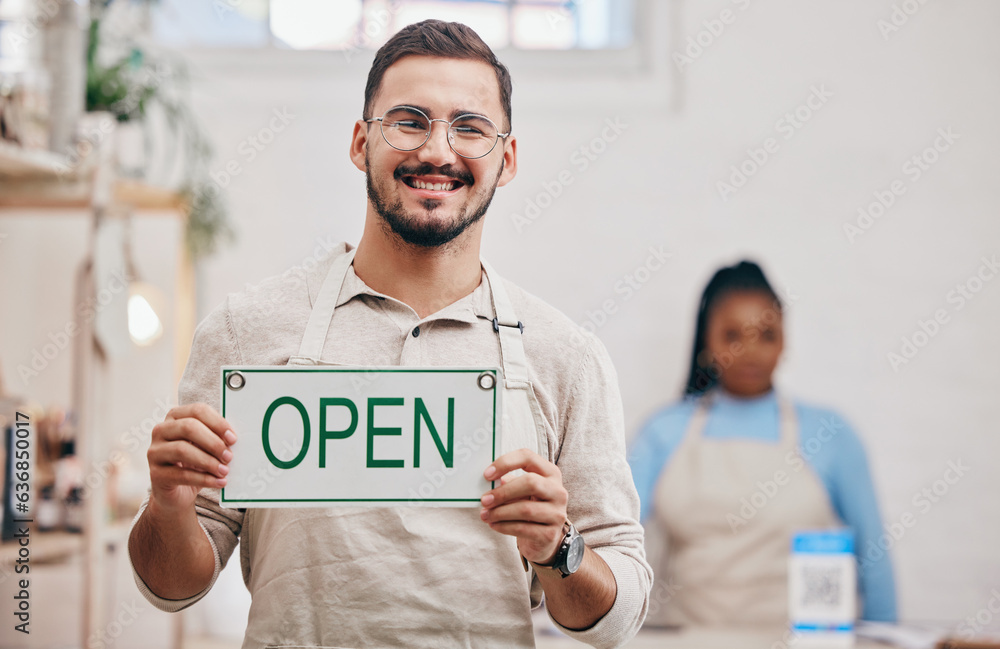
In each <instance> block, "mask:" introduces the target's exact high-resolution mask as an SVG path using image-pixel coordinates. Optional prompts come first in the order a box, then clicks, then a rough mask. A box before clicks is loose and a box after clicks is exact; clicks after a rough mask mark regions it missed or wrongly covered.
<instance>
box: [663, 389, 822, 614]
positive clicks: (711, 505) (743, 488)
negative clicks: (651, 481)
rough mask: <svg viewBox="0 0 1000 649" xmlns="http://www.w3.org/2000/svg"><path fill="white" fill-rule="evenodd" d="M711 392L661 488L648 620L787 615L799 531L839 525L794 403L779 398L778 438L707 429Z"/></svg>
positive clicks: (700, 407) (678, 449) (689, 428)
mask: <svg viewBox="0 0 1000 649" xmlns="http://www.w3.org/2000/svg"><path fill="white" fill-rule="evenodd" d="M710 400H711V396H710V395H709V396H706V397H704V398H702V400H701V402H700V403H699V404H698V407H697V408H696V409H695V412H694V414H693V416H692V418H691V423H690V424H689V426H688V429H687V431H686V433H685V436H684V439H683V440H682V441H681V443H680V445H679V446H678V447H677V449H676V450H675V451H674V453H673V455H672V456H671V459H670V461H669V462H668V464H667V466H666V467H665V468H664V470H663V472H662V474H661V475H660V478H659V480H658V481H657V485H656V489H655V490H654V504H653V512H652V514H653V515H652V516H650V519H651V520H650V521H649V523H648V524H647V531H648V534H647V536H646V538H647V539H648V540H649V542H648V543H647V554H649V555H650V556H649V558H650V565H652V566H653V569H654V575H655V583H656V584H657V586H656V587H654V589H653V593H654V597H653V598H652V599H653V603H651V605H650V612H649V616H648V618H647V623H649V624H653V625H682V626H683V625H734V626H735V625H770V626H777V625H781V624H785V623H787V621H788V558H789V554H790V552H791V539H792V535H793V534H794V533H795V532H797V531H800V530H809V529H829V528H832V527H835V526H836V525H837V517H836V516H835V514H834V513H833V509H832V507H831V506H830V499H829V495H828V494H827V492H826V488H825V487H824V486H823V484H822V482H820V480H819V477H818V476H816V475H815V473H814V472H813V471H812V469H811V467H810V466H809V464H808V463H807V462H805V460H804V459H803V458H802V457H801V455H800V454H799V451H798V437H799V436H798V423H797V421H796V417H795V411H794V409H793V407H792V405H791V403H789V402H788V401H787V400H785V399H783V398H781V397H779V398H778V408H779V413H780V422H781V423H780V439H779V441H778V443H777V444H775V443H773V442H765V441H759V440H749V439H719V440H716V439H711V438H705V437H703V436H702V431H703V430H704V427H705V421H706V420H707V418H708V408H709V406H710ZM782 483H784V484H782ZM664 541H665V543H664Z"/></svg>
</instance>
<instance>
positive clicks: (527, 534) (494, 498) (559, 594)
mask: <svg viewBox="0 0 1000 649" xmlns="http://www.w3.org/2000/svg"><path fill="white" fill-rule="evenodd" d="M515 469H523V470H524V473H523V474H521V475H519V476H517V477H513V478H512V477H511V476H510V473H511V471H514V470H515ZM483 476H485V477H486V479H487V480H500V486H499V487H497V488H496V489H492V490H491V491H488V492H486V493H485V494H484V495H483V497H482V500H481V502H482V504H483V509H482V511H481V512H480V514H479V516H480V518H482V519H483V520H484V521H486V522H487V523H488V524H489V526H490V527H491V528H492V529H494V530H496V531H497V532H500V533H501V534H508V535H510V536H514V537H517V548H518V550H520V552H521V556H523V557H524V558H525V559H527V560H528V561H531V562H533V563H537V564H539V565H542V566H544V565H549V564H551V563H552V561H553V559H555V556H556V551H557V550H558V549H559V546H560V545H561V544H562V540H563V538H564V536H565V534H564V533H563V524H564V523H565V522H566V502H567V501H568V500H569V495H568V494H567V492H566V488H565V487H564V486H563V483H562V472H561V471H559V467H557V466H556V465H555V464H553V463H551V462H549V461H548V460H546V459H545V458H543V457H541V456H540V455H538V454H537V453H534V452H532V451H529V450H528V449H526V448H522V449H520V450H517V451H512V452H511V453H507V454H506V455H501V456H500V457H498V458H497V459H496V460H495V461H494V462H493V464H491V465H489V466H488V467H487V468H486V471H484V472H483ZM535 574H536V575H537V576H538V579H539V581H540V582H541V585H542V590H544V591H545V602H546V606H547V607H548V609H549V612H550V613H551V614H552V617H553V618H555V619H556V620H557V621H558V622H559V623H560V624H562V625H563V626H564V627H566V628H568V629H578V630H579V629H587V628H590V627H591V626H593V625H594V624H596V623H597V621H598V620H600V619H601V618H602V617H603V616H604V615H605V614H606V613H607V612H608V611H609V610H611V607H612V606H613V605H614V603H615V598H616V597H617V596H618V584H617V582H616V581H615V576H614V574H612V572H611V569H610V568H609V567H608V564H607V563H605V562H604V559H602V558H601V557H600V555H598V554H597V553H596V552H594V551H593V550H591V549H590V548H585V549H584V555H583V563H582V564H581V565H580V569H579V570H577V572H575V573H574V574H573V576H572V577H570V578H568V579H563V578H562V577H561V576H556V574H555V573H554V571H551V570H542V571H536V573H535Z"/></svg>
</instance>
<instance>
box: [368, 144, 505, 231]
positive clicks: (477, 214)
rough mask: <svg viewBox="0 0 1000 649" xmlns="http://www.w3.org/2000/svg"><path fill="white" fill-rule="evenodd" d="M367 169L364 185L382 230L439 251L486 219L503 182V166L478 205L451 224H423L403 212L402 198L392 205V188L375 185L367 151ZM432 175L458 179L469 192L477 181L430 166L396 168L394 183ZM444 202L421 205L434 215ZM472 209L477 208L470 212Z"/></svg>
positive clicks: (465, 209)
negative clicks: (390, 198) (485, 216)
mask: <svg viewBox="0 0 1000 649" xmlns="http://www.w3.org/2000/svg"><path fill="white" fill-rule="evenodd" d="M365 168H366V170H367V171H366V173H365V184H366V186H367V188H368V200H370V201H371V203H372V206H373V207H374V208H375V211H376V212H378V214H379V216H381V217H382V225H383V227H385V226H388V228H389V229H391V230H392V231H393V232H395V233H396V235H397V236H399V238H400V239H402V240H403V241H405V242H406V243H409V244H412V245H415V246H421V247H424V248H436V247H438V246H443V245H445V244H446V243H449V242H450V241H453V240H454V239H455V238H456V237H458V235H460V234H462V233H463V232H465V231H466V229H468V228H469V226H471V225H472V224H474V223H475V222H476V221H478V220H479V219H481V218H483V215H485V214H486V210H487V209H488V208H489V206H490V202H491V201H492V200H493V194H495V193H496V189H497V184H498V183H499V182H500V174H501V173H502V172H503V165H500V171H499V172H497V176H496V178H494V179H493V186H492V187H490V189H489V192H488V193H487V195H486V196H485V197H484V198H483V199H482V201H481V202H480V203H479V204H478V205H472V206H470V205H469V203H466V204H465V205H463V206H462V207H461V209H460V210H459V213H458V215H457V216H456V218H455V219H454V220H452V221H451V222H436V223H425V222H422V221H421V219H420V217H419V216H418V215H416V214H411V213H408V212H406V211H405V210H404V209H403V200H402V199H401V198H398V197H397V198H396V199H395V200H394V201H392V202H389V192H390V187H386V186H384V185H383V184H382V183H378V185H376V183H375V182H374V181H373V180H372V173H371V165H370V164H369V163H368V153H367V152H366V153H365ZM430 174H437V175H443V176H448V177H450V178H455V179H456V180H460V181H461V182H462V183H463V184H464V186H465V187H467V188H469V189H470V190H471V188H472V187H474V184H473V183H474V182H475V181H474V179H473V177H472V174H470V173H469V172H467V171H466V172H458V171H454V170H452V169H450V168H449V167H447V166H446V167H442V168H440V169H435V168H434V167H432V166H431V165H429V164H422V165H419V166H417V167H411V168H404V167H402V166H400V167H397V168H396V170H395V171H394V172H393V180H398V179H400V178H402V177H403V176H407V175H410V176H421V175H430ZM473 198H475V197H473ZM441 202H442V201H441V200H439V199H436V198H427V199H424V200H423V201H422V205H423V207H424V209H426V210H427V211H428V212H431V213H433V212H434V210H436V209H437V208H438V207H439V206H440V205H441ZM470 207H473V208H474V209H472V210H471V211H470V209H469V208H470Z"/></svg>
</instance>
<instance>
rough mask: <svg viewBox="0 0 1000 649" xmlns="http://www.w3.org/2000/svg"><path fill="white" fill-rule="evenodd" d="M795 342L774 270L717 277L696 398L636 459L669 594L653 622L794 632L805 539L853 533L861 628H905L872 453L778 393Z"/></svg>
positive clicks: (821, 415) (657, 599) (830, 417)
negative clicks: (796, 572) (795, 563)
mask: <svg viewBox="0 0 1000 649" xmlns="http://www.w3.org/2000/svg"><path fill="white" fill-rule="evenodd" d="M783 345H784V342H783V331H782V307H781V302H780V300H779V299H778V296H777V295H776V294H775V292H774V290H773V289H772V288H771V286H770V284H768V282H767V279H766V278H765V277H764V274H763V272H761V269H760V267H759V266H757V265H756V264H754V263H752V262H747V261H744V262H741V263H739V264H737V265H735V266H731V267H727V268H722V269H720V270H719V271H718V272H716V273H715V275H714V276H713V277H712V279H711V281H710V282H709V283H708V286H707V287H706V288H705V292H704V293H703V294H702V298H701V305H700V308H699V311H698V321H697V328H696V331H695V340H694V351H693V353H692V356H691V368H690V372H689V374H688V380H687V386H686V388H685V394H684V398H683V399H682V400H681V401H680V402H679V403H677V404H675V405H672V406H670V407H667V408H665V409H664V410H662V411H660V412H659V413H657V414H656V415H654V416H653V417H652V418H651V419H650V420H649V422H648V423H647V424H646V426H645V427H644V428H643V429H642V430H641V431H640V432H639V434H638V436H637V437H636V439H635V440H634V442H633V445H632V448H631V452H630V454H629V456H630V459H629V462H630V464H631V466H632V472H633V477H634V480H635V483H636V488H637V490H638V492H639V497H640V500H641V502H642V510H641V511H642V521H643V523H644V525H645V526H646V529H647V535H646V548H647V553H648V555H649V557H650V564H651V565H652V566H653V570H654V575H655V579H656V581H655V582H654V583H655V584H657V585H656V586H654V590H653V595H654V597H652V598H651V602H650V612H649V616H648V617H647V623H648V624H651V625H723V624H725V625H762V624H770V625H778V624H784V623H786V622H787V620H788V594H787V593H788V586H787V581H788V558H789V554H790V549H791V539H792V536H793V534H794V533H795V532H797V531H802V530H817V529H830V528H834V527H840V526H842V525H843V526H847V527H849V528H850V529H851V530H852V531H853V532H854V534H855V554H856V558H857V564H858V586H859V591H860V598H861V601H862V603H863V609H862V611H861V617H862V618H863V619H866V620H878V621H895V620H896V594H895V586H894V583H893V575H892V565H891V562H890V560H889V556H888V553H887V552H885V551H884V550H882V549H881V548H880V546H879V544H878V541H879V540H880V538H879V537H880V535H881V533H882V528H881V519H880V517H879V511H878V505H877V503H876V500H875V494H874V489H873V487H872V481H871V476H870V474H869V471H868V462H867V459H866V457H865V451H864V448H863V447H862V445H861V442H860V440H859V439H858V437H857V436H856V435H855V434H854V432H853V431H852V430H851V428H850V427H849V426H848V425H847V423H846V422H845V421H844V420H843V419H842V418H841V417H840V416H839V415H837V414H836V413H835V412H832V411H830V410H824V409H821V408H816V407H812V406H807V405H804V404H801V403H794V404H793V403H791V402H790V401H789V400H788V399H787V398H785V397H784V395H781V394H776V393H775V390H774V386H773V385H772V377H773V374H774V369H775V366H776V365H777V363H778V359H779V357H780V356H781V352H782V349H783ZM884 545H885V542H884V541H883V546H884ZM872 550H874V551H872Z"/></svg>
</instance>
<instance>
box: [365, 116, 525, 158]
mask: <svg viewBox="0 0 1000 649" xmlns="http://www.w3.org/2000/svg"><path fill="white" fill-rule="evenodd" d="M365 122H368V123H371V122H378V123H379V127H380V128H381V130H382V139H384V140H385V142H386V144H388V145H389V146H391V147H392V148H394V149H397V150H399V151H415V150H417V149H419V148H420V147H422V146H423V145H424V143H426V142H427V140H428V139H429V138H430V136H431V124H432V123H434V122H444V123H445V124H447V125H448V145H449V146H450V147H451V150H452V151H454V152H455V153H456V154H458V155H460V156H462V157H463V158H482V157H483V156H485V155H487V154H488V153H489V152H490V151H492V150H493V148H494V147H495V146H496V145H497V140H499V139H500V138H502V137H507V136H508V135H510V131H508V132H506V133H500V129H498V128H497V125H496V124H494V123H493V121H492V120H491V119H490V118H488V117H485V116H483V115H475V114H471V113H470V114H467V115H459V116H458V117H456V118H455V119H453V120H451V121H450V122H449V121H448V120H446V119H431V118H430V117H428V116H427V115H426V114H425V113H424V112H423V111H422V110H420V109H419V108H414V107H412V106H396V107H395V108H390V109H389V110H388V111H386V113H385V115H383V116H382V117H372V118H370V119H366V120H365Z"/></svg>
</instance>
